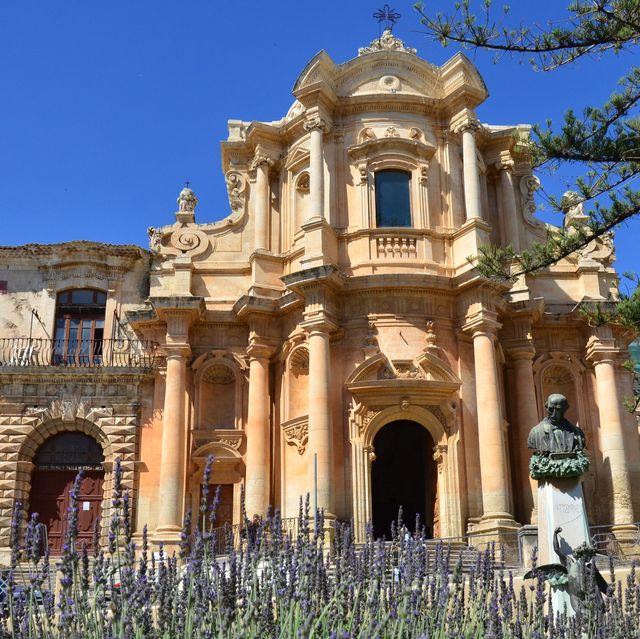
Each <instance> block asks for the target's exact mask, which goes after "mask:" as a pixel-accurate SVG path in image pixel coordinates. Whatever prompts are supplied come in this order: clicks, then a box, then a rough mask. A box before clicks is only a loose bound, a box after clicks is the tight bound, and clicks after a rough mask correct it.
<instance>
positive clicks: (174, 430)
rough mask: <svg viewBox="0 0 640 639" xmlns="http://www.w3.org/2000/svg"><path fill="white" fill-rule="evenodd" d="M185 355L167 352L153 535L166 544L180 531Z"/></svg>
mask: <svg viewBox="0 0 640 639" xmlns="http://www.w3.org/2000/svg"><path fill="white" fill-rule="evenodd" d="M189 355H190V349H189V346H188V345H183V346H170V347H168V348H167V377H166V384H165V392H164V411H163V417H162V453H161V457H160V481H159V488H158V499H159V503H158V525H157V528H156V534H158V535H159V536H161V537H163V538H167V539H169V540H172V538H173V537H174V536H175V535H179V534H180V530H181V529H182V507H183V502H184V454H185V453H184V442H185V430H186V424H185V402H186V395H185V391H186V375H187V358H188V357H189ZM167 533H168V535H167Z"/></svg>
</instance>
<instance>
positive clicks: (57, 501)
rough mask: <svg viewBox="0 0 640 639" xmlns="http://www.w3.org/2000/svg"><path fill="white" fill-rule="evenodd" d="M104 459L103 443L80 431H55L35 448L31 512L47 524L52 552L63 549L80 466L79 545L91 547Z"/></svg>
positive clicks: (100, 503)
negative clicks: (72, 493)
mask: <svg viewBox="0 0 640 639" xmlns="http://www.w3.org/2000/svg"><path fill="white" fill-rule="evenodd" d="M103 461H104V455H103V452H102V448H101V447H100V444H98V442H97V441H96V440H95V439H93V437H90V436H89V435H85V434H84V433H79V432H66V433H59V434H57V435H54V436H53V437H50V438H49V439H47V440H46V441H45V442H44V443H43V444H42V445H41V446H40V448H39V449H38V451H37V452H36V455H35V457H34V460H33V462H34V464H35V469H34V471H33V475H32V477H31V493H30V509H31V512H32V513H38V515H39V520H40V522H41V523H43V524H44V525H45V526H46V529H47V537H48V541H49V552H50V553H51V554H52V555H59V554H61V553H62V547H63V545H64V539H65V535H66V533H67V525H68V523H67V520H68V517H67V510H68V508H69V505H70V503H71V489H72V488H73V482H74V480H75V478H76V475H77V474H78V471H80V470H82V471H83V478H82V481H81V482H80V494H79V511H78V536H77V541H78V545H79V546H80V545H81V544H82V543H86V544H87V545H88V546H89V547H91V545H92V542H93V531H94V527H95V526H96V523H97V522H98V520H99V519H100V515H101V513H102V492H103V489H102V485H103V481H104V470H103V466H102V462H103Z"/></svg>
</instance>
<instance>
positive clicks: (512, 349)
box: [505, 343, 536, 362]
mask: <svg viewBox="0 0 640 639" xmlns="http://www.w3.org/2000/svg"><path fill="white" fill-rule="evenodd" d="M505 355H506V356H507V359H509V360H510V361H512V362H519V361H523V360H527V361H530V362H532V361H533V358H534V357H535V356H536V349H535V348H534V346H533V344H531V343H523V344H513V345H510V346H509V347H508V348H506V349H505Z"/></svg>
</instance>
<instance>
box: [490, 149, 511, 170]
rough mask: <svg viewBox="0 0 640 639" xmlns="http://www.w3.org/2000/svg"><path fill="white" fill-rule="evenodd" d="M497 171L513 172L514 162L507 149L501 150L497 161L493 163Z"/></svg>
mask: <svg viewBox="0 0 640 639" xmlns="http://www.w3.org/2000/svg"><path fill="white" fill-rule="evenodd" d="M494 166H495V168H496V170H497V171H500V172H503V171H507V172H509V173H513V168H514V166H515V162H514V161H513V157H512V156H511V153H510V152H509V151H501V152H500V157H499V159H498V161H497V162H496V163H495V164H494Z"/></svg>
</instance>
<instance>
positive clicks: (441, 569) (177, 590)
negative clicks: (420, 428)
mask: <svg viewBox="0 0 640 639" xmlns="http://www.w3.org/2000/svg"><path fill="white" fill-rule="evenodd" d="M210 468H211V465H210V463H209V464H208V466H207V469H206V471H205V479H204V482H203V498H202V502H201V506H200V512H199V513H198V516H197V517H195V518H192V516H191V515H190V514H188V515H187V516H186V517H185V522H184V529H183V533H182V537H181V543H180V551H179V555H178V556H176V555H174V554H172V555H171V556H169V555H168V554H167V553H165V551H164V550H163V549H162V548H161V549H160V551H159V553H157V554H153V553H151V551H150V548H149V541H148V538H147V531H146V528H145V530H144V532H143V535H142V542H141V545H140V547H136V545H135V544H134V542H133V540H132V530H131V520H130V504H129V496H128V494H127V493H126V491H123V490H122V487H121V474H122V473H121V470H120V465H119V464H116V469H115V489H114V497H113V504H112V505H113V509H112V517H111V520H110V524H109V533H108V543H107V546H106V547H103V548H100V547H99V544H98V541H99V540H98V534H97V531H96V535H95V538H94V546H93V551H92V553H91V556H90V555H89V552H88V551H87V549H86V546H85V547H83V548H80V549H78V548H77V546H76V524H77V514H78V500H77V495H78V486H79V479H78V480H76V483H75V486H74V490H73V493H72V499H71V507H70V510H69V513H68V516H69V524H70V525H69V532H68V535H67V538H66V540H65V545H64V551H63V555H62V557H61V558H60V561H59V563H57V565H56V566H55V567H54V566H52V565H51V561H50V558H49V557H48V555H47V554H45V555H44V556H42V557H41V556H40V552H39V551H40V543H39V535H38V528H39V524H38V519H37V516H36V515H33V516H32V518H31V519H30V520H29V522H28V524H27V527H26V532H25V534H24V536H23V538H22V539H19V528H20V527H19V516H20V509H21V506H20V504H16V509H15V516H14V523H13V526H12V533H11V534H12V544H13V557H12V567H11V572H10V580H12V579H14V576H15V575H16V574H17V572H16V571H17V570H18V569H19V568H20V569H21V570H24V566H25V565H26V566H28V568H27V578H26V581H27V585H26V588H25V590H24V591H23V592H21V593H20V595H19V596H13V595H11V596H10V597H9V600H8V605H7V606H6V607H5V609H3V610H2V613H1V614H2V620H1V623H0V637H1V638H2V639H4V638H8V637H12V638H25V639H26V638H29V639H45V638H56V639H89V638H95V639H98V638H100V639H102V638H116V637H117V638H127V639H128V638H131V639H133V638H145V639H156V638H158V639H161V638H162V639H170V638H171V639H173V638H176V639H177V638H187V639H189V638H198V639H200V638H202V639H205V638H207V639H209V638H211V639H213V638H220V639H222V638H224V639H228V638H234V637H238V638H240V637H241V638H242V639H246V638H260V639H264V638H271V637H274V638H276V637H283V638H284V637H301V638H308V637H317V638H320V637H322V638H326V637H328V638H331V639H352V638H356V637H359V638H362V639H373V638H376V637H379V638H383V637H384V638H386V637H390V638H391V637H397V638H404V637H407V638H409V637H419V638H425V639H426V638H429V639H435V638H441V639H444V638H448V637H452V638H453V637H455V638H456V639H458V638H460V637H462V638H471V637H473V638H485V639H490V638H491V639H498V638H503V639H510V638H514V639H515V638H518V639H520V638H522V639H525V638H526V639H529V638H531V639H542V638H543V637H545V638H547V637H548V638H550V639H551V638H556V637H557V638H562V639H582V638H583V637H602V638H605V637H606V638H607V639H610V638H616V639H617V638H620V639H623V638H624V639H634V638H640V624H639V623H638V619H639V618H640V617H639V613H640V586H639V585H638V582H637V580H636V574H635V570H633V569H632V571H631V574H630V576H629V578H628V582H627V583H626V584H625V588H623V587H622V584H621V583H619V582H618V583H616V582H614V583H613V585H612V586H611V587H610V596H609V597H606V598H605V601H604V605H603V604H602V602H601V601H598V600H596V599H594V600H593V601H592V602H587V604H586V606H585V608H584V610H583V611H582V612H581V613H580V614H578V615H577V616H575V617H573V618H567V617H566V615H562V614H561V615H558V616H555V617H554V615H553V614H552V613H551V611H550V606H549V601H548V597H547V594H546V591H545V587H544V583H543V582H542V581H541V580H535V581H534V582H532V584H531V586H527V587H522V588H521V589H520V590H519V591H517V592H516V591H515V589H514V585H513V578H512V576H511V575H510V574H506V573H504V572H503V571H500V570H496V569H495V562H494V557H493V556H492V552H491V550H488V551H486V552H485V553H482V554H479V555H478V557H477V561H476V562H475V565H473V566H472V567H471V568H470V569H467V570H466V571H465V570H463V565H462V563H461V560H460V559H458V560H456V561H455V562H454V561H453V560H452V558H451V556H450V554H449V551H448V549H447V547H446V546H443V545H431V544H427V543H425V541H426V540H425V538H424V535H423V534H408V533H407V531H406V528H403V527H402V525H401V524H399V525H398V526H395V527H394V529H393V530H392V533H391V543H383V542H381V541H375V540H374V539H373V535H372V532H371V530H369V531H368V535H367V540H366V543H365V544H363V545H356V544H355V543H354V539H353V532H352V529H351V527H350V526H347V525H338V526H337V528H336V530H335V538H334V540H333V543H332V545H331V548H330V550H327V548H326V544H325V540H324V537H323V534H324V533H323V528H324V522H323V520H322V514H321V513H320V514H319V517H318V518H317V522H316V525H315V526H314V525H313V524H312V519H311V518H310V516H309V507H308V504H306V505H305V506H304V507H302V506H301V513H300V517H299V523H298V534H297V536H296V537H295V538H293V537H292V536H291V535H290V534H285V533H283V531H282V523H281V521H280V517H279V515H278V513H275V514H273V515H271V516H268V517H266V518H265V519H264V520H262V521H260V522H259V524H258V525H257V526H256V527H255V529H254V530H252V532H251V534H250V535H247V538H245V539H244V540H243V541H242V543H239V544H238V543H236V542H237V540H234V538H233V536H232V534H231V531H230V530H229V531H228V533H227V535H226V538H225V539H218V535H219V534H221V533H220V530H219V529H216V528H215V524H216V522H215V517H216V508H217V502H218V501H219V494H217V495H216V498H214V499H213V500H212V503H211V505H210V504H209V501H210V500H209V496H208V493H207V491H208V485H209V474H210ZM194 519H195V521H194ZM219 549H220V552H219ZM56 574H57V575H58V578H59V581H60V588H59V590H58V592H57V594H56V595H55V597H54V595H53V591H54V584H53V581H54V578H55V576H56ZM612 575H613V571H612ZM118 584H119V585H118Z"/></svg>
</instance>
